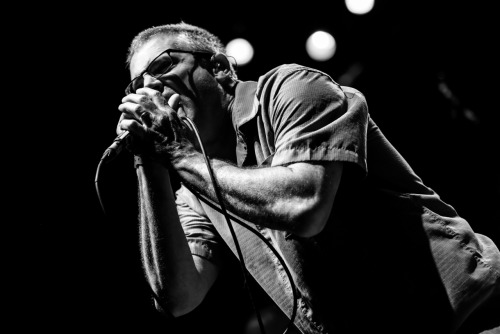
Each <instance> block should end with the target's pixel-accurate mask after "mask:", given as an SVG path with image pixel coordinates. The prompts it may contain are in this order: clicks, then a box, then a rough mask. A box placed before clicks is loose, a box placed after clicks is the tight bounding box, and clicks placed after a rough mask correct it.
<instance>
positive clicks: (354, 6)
mask: <svg viewBox="0 0 500 334" xmlns="http://www.w3.org/2000/svg"><path fill="white" fill-rule="evenodd" d="M374 4H375V0H345V5H346V7H347V9H348V10H349V11H350V12H351V13H353V14H357V15H363V14H366V13H368V12H369V11H371V10H372V9H373V6H374Z"/></svg>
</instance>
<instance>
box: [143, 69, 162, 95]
mask: <svg viewBox="0 0 500 334" xmlns="http://www.w3.org/2000/svg"><path fill="white" fill-rule="evenodd" d="M144 87H148V88H151V89H155V90H157V91H159V92H161V91H163V82H161V80H159V79H157V78H155V77H154V76H152V75H150V74H149V73H144Z"/></svg>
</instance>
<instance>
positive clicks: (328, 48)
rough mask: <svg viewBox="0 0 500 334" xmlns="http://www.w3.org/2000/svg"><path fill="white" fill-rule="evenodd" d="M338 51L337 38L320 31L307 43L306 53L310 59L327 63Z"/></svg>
mask: <svg viewBox="0 0 500 334" xmlns="http://www.w3.org/2000/svg"><path fill="white" fill-rule="evenodd" d="M336 50H337V43H336V42H335V38H333V36H332V35H330V34H329V33H327V32H326V31H321V30H318V31H316V32H314V33H313V34H311V36H309V38H308V39H307V41H306V51H307V54H308V55H309V57H311V58H312V59H314V60H316V61H327V60H328V59H330V58H332V57H333V55H334V54H335V51H336Z"/></svg>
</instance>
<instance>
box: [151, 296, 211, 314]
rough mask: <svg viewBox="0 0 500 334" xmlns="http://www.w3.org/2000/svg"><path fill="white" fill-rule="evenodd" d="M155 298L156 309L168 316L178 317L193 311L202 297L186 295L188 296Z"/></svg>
mask: <svg viewBox="0 0 500 334" xmlns="http://www.w3.org/2000/svg"><path fill="white" fill-rule="evenodd" d="M166 299H167V298H160V300H158V299H157V298H155V300H154V304H155V308H156V310H157V311H158V312H159V313H161V314H163V315H166V316H168V317H173V318H177V317H180V316H183V315H186V314H188V313H190V312H192V311H193V310H194V309H195V308H197V307H198V306H199V305H200V304H201V301H202V299H198V298H192V297H186V298H169V299H168V301H167V300H166Z"/></svg>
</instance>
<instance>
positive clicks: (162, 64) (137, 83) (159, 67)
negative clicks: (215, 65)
mask: <svg viewBox="0 0 500 334" xmlns="http://www.w3.org/2000/svg"><path fill="white" fill-rule="evenodd" d="M171 52H177V53H189V54H192V55H194V56H201V57H206V58H208V57H212V56H213V53H211V52H205V51H186V50H177V49H167V50H165V51H163V52H162V53H160V54H159V55H158V56H156V57H155V59H153V60H152V61H151V63H149V65H148V67H147V68H146V69H145V70H144V71H142V73H141V74H139V75H138V76H136V77H135V78H134V79H132V81H130V83H129V84H128V86H127V88H126V89H125V94H127V95H128V94H132V93H135V92H136V91H137V90H138V89H139V88H142V87H144V75H145V74H148V75H150V76H151V77H153V78H155V79H159V78H160V77H161V76H162V75H164V74H165V73H167V72H168V71H169V70H170V69H171V68H172V65H173V64H174V62H173V60H172V57H170V53H171Z"/></svg>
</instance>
